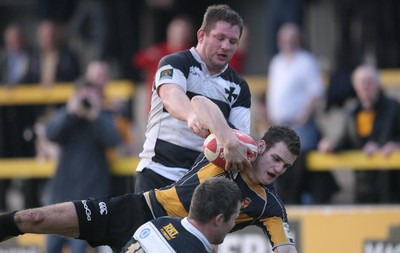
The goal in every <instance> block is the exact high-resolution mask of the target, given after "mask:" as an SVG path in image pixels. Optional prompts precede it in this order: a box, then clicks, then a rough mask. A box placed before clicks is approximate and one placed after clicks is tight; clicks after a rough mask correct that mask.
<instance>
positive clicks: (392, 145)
mask: <svg viewBox="0 0 400 253" xmlns="http://www.w3.org/2000/svg"><path fill="white" fill-rule="evenodd" d="M352 83H353V87H354V90H355V91H356V95H357V98H356V100H355V103H353V104H350V105H349V108H347V113H346V117H345V120H344V125H343V126H342V127H341V129H342V131H341V132H340V136H339V138H338V139H337V140H334V141H332V140H329V139H327V138H324V139H322V140H321V141H320V143H319V147H318V149H319V150H320V151H322V152H331V151H338V150H345V149H361V150H362V151H363V152H364V153H365V154H366V155H367V156H371V155H372V154H374V153H380V154H381V155H383V156H385V157H387V156H389V155H390V154H391V153H392V152H393V151H395V150H399V149H400V104H399V102H398V101H396V100H395V99H392V98H390V97H388V96H387V95H386V94H385V93H384V90H383V89H382V88H381V86H380V78H379V73H378V70H377V69H376V68H375V67H372V66H371V65H360V66H358V67H357V68H356V69H355V70H354V72H353V74H352ZM355 176H356V186H355V201H356V203H388V202H397V203H399V201H400V189H399V186H398V182H399V181H400V173H399V172H398V171H387V170H381V169H379V170H375V171H356V172H355ZM396 187H397V188H396Z"/></svg>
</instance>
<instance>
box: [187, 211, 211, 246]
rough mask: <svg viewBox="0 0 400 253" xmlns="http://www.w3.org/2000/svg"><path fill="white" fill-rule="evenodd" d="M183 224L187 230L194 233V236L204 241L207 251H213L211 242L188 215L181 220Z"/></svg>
mask: <svg viewBox="0 0 400 253" xmlns="http://www.w3.org/2000/svg"><path fill="white" fill-rule="evenodd" d="M181 224H182V226H183V227H184V228H185V229H186V230H187V231H189V232H190V233H192V234H193V235H194V236H196V237H197V238H198V239H199V240H200V241H201V242H202V243H203V245H204V247H205V248H206V250H207V252H211V251H212V246H211V244H210V242H209V241H208V240H207V238H206V237H205V236H204V235H203V234H202V233H201V232H200V231H199V230H198V229H197V228H195V227H194V226H193V225H192V224H191V223H190V222H189V220H188V218H187V217H185V218H183V219H182V220H181Z"/></svg>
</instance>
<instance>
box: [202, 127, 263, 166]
mask: <svg viewBox="0 0 400 253" xmlns="http://www.w3.org/2000/svg"><path fill="white" fill-rule="evenodd" d="M232 131H233V132H234V134H235V135H236V137H237V138H238V139H239V140H240V141H242V142H244V143H246V144H247V146H249V147H250V149H251V152H250V153H247V159H249V160H250V161H254V160H255V159H256V158H257V155H258V148H257V142H255V141H254V140H253V138H251V137H250V136H249V135H247V134H246V133H244V132H241V131H239V130H235V129H232ZM203 152H204V156H205V157H206V158H207V160H208V161H209V162H211V163H212V164H214V165H217V166H218V167H220V168H225V156H224V145H223V144H222V143H221V142H219V141H218V139H217V137H216V136H215V134H210V135H209V136H208V137H207V138H206V139H205V141H204V143H203Z"/></svg>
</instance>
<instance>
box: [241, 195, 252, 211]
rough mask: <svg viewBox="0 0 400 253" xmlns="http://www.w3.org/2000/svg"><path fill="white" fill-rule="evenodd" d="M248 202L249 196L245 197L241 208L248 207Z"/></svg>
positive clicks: (249, 201)
mask: <svg viewBox="0 0 400 253" xmlns="http://www.w3.org/2000/svg"><path fill="white" fill-rule="evenodd" d="M250 204H251V198H249V197H246V198H245V199H244V200H243V204H242V208H246V207H248V206H249V205H250Z"/></svg>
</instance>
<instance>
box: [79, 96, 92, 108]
mask: <svg viewBox="0 0 400 253" xmlns="http://www.w3.org/2000/svg"><path fill="white" fill-rule="evenodd" d="M81 105H82V106H83V107H84V108H86V109H90V108H92V103H91V102H90V101H89V99H88V98H83V99H82V100H81Z"/></svg>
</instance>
